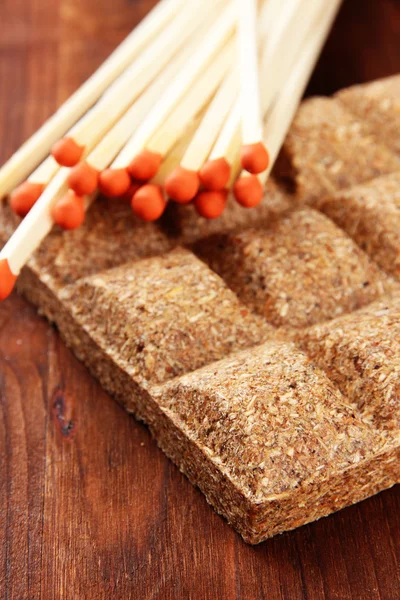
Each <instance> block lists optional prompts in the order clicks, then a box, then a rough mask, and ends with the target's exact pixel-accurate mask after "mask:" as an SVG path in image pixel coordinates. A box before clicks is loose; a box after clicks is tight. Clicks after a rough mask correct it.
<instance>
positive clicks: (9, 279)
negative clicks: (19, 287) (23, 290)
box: [0, 258, 17, 300]
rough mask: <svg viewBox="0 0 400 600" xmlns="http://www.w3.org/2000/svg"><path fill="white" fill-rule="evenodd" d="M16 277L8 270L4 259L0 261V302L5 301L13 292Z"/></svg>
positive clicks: (8, 266)
mask: <svg viewBox="0 0 400 600" xmlns="http://www.w3.org/2000/svg"><path fill="white" fill-rule="evenodd" d="M16 281H17V276H16V275H14V273H13V272H12V271H11V269H10V265H9V264H8V260H7V259H6V258H2V259H0V300H5V299H6V298H7V297H8V296H9V295H10V294H11V292H12V291H13V289H14V285H15V282H16Z"/></svg>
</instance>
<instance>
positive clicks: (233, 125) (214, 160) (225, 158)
mask: <svg viewBox="0 0 400 600" xmlns="http://www.w3.org/2000/svg"><path fill="white" fill-rule="evenodd" d="M240 119H241V105H240V102H239V101H236V102H235V104H234V106H233V107H232V109H231V111H230V114H229V116H228V118H227V120H226V121H225V124H224V126H223V128H222V130H221V132H220V135H219V136H218V138H217V141H216V142H215V145H214V147H213V149H212V151H211V153H210V155H209V157H208V160H207V161H206V162H205V163H204V165H203V166H202V167H201V169H200V171H199V177H200V181H201V183H202V184H203V185H204V187H205V188H206V189H208V190H210V191H213V192H216V191H221V190H223V189H224V188H225V187H226V186H227V184H228V181H229V177H230V175H231V168H232V157H233V156H234V155H235V146H236V145H238V146H240V144H241V141H242V135H241V129H240Z"/></svg>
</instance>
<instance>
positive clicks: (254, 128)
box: [235, 0, 269, 174]
mask: <svg viewBox="0 0 400 600" xmlns="http://www.w3.org/2000/svg"><path fill="white" fill-rule="evenodd" d="M235 4H236V12H237V23H238V47H239V67H240V102H241V119H242V140H243V147H242V155H241V160H242V166H243V168H244V169H246V170H247V171H249V172H250V173H253V174H254V173H255V174H257V173H261V172H262V171H264V170H265V169H266V168H267V166H268V162H269V156H268V152H267V150H266V148H265V145H264V143H263V118H262V110H261V97H260V83H259V64H258V36H257V0H246V2H243V0H235Z"/></svg>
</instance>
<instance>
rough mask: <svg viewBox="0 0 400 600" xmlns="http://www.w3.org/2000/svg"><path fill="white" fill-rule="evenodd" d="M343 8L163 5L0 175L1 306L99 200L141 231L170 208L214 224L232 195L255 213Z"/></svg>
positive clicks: (197, 2) (278, 3)
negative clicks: (5, 234) (14, 223)
mask: <svg viewBox="0 0 400 600" xmlns="http://www.w3.org/2000/svg"><path fill="white" fill-rule="evenodd" d="M340 3H341V0H331V1H330V2H329V6H327V2H326V0H306V1H305V2H304V0H259V1H257V0H246V2H244V1H243V0H190V2H187V1H185V0H161V1H160V2H159V3H158V4H157V6H156V7H155V8H154V9H153V11H152V12H151V13H150V14H149V15H148V16H147V17H146V18H145V19H144V20H143V21H142V23H141V24H140V25H139V26H138V27H137V28H136V29H135V30H134V31H133V32H132V33H131V34H130V35H129V36H128V38H126V40H125V41H124V42H123V43H122V44H121V45H120V46H119V47H118V48H117V50H116V51H115V52H114V53H113V54H112V55H111V56H110V57H109V59H108V60H107V61H106V62H105V63H104V64H103V65H102V66H101V67H100V68H99V69H98V71H96V73H95V74H94V75H93V76H92V77H91V78H90V79H89V80H88V81H87V82H86V83H85V84H84V85H83V86H82V87H81V88H80V89H79V90H78V91H77V92H76V93H75V94H74V95H73V96H72V97H71V98H70V99H69V100H67V102H66V103H65V104H64V105H63V106H62V107H61V108H60V109H59V110H58V111H57V112H56V113H55V115H54V116H53V117H51V118H50V119H49V120H48V121H47V122H46V123H45V124H44V125H43V126H42V128H41V129H39V130H38V131H37V132H36V133H35V134H34V135H33V136H32V137H31V138H30V139H29V140H28V141H27V142H26V143H25V144H24V145H23V146H22V147H21V148H20V149H19V150H18V151H17V152H16V153H15V154H14V155H13V156H12V157H11V159H10V160H9V161H8V162H7V163H6V164H5V165H4V166H3V167H2V168H1V169H0V197H3V196H5V195H8V194H9V195H10V206H11V208H12V209H13V210H14V211H15V212H16V213H17V214H18V215H19V216H20V217H22V218H23V220H22V221H21V223H20V225H19V227H18V228H17V230H16V231H15V233H14V234H13V236H12V237H11V238H10V240H9V241H8V242H7V244H6V245H5V247H4V248H3V250H2V251H1V252H0V299H4V298H6V297H7V296H8V295H9V294H10V293H11V291H12V289H13V287H14V284H15V281H16V278H17V276H18V274H19V272H20V270H21V269H22V267H23V266H24V265H25V264H26V262H27V261H28V260H29V258H30V256H31V255H32V254H33V252H34V251H35V250H36V249H37V248H38V246H39V245H40V243H41V242H42V241H43V239H44V238H45V237H46V236H47V235H48V233H49V232H50V231H51V229H52V227H53V226H54V225H57V226H60V227H62V228H64V229H74V228H77V227H79V226H80V225H81V224H82V223H83V221H84V218H85V213H86V210H87V209H88V207H89V206H90V204H91V203H92V202H93V201H94V200H95V198H96V195H97V194H98V193H99V192H100V193H102V194H105V195H107V196H109V197H112V198H114V197H115V198H116V197H124V198H126V199H127V200H128V201H129V202H130V203H131V206H132V210H133V212H134V214H135V215H136V216H138V217H140V218H142V219H144V220H146V221H154V220H157V219H159V218H160V217H161V216H162V214H163V213H164V211H165V209H166V206H167V203H168V202H169V201H172V202H177V203H181V204H188V203H194V205H195V207H196V210H197V211H198V213H199V214H200V215H201V216H203V217H205V218H208V219H214V218H217V217H219V216H220V215H221V214H222V212H223V211H224V209H225V206H226V203H227V201H228V197H229V196H230V192H232V196H233V198H234V199H235V200H236V201H237V202H239V203H240V204H241V205H242V206H244V207H247V208H251V207H254V206H257V205H258V204H259V203H260V202H261V201H262V198H263V189H264V186H265V183H266V181H267V179H268V177H269V174H270V172H271V169H272V167H273V164H274V162H275V160H276V158H277V156H278V153H279V150H280V148H281V146H282V144H283V141H284V138H285V136H286V133H287V130H288V129H289V127H290V124H291V122H292V120H293V117H294V115H295V112H296V109H297V107H298V105H299V103H300V101H301V98H302V96H303V93H304V90H305V87H306V85H307V83H308V81H309V78H310V76H311V73H312V71H313V68H314V66H315V63H316V61H317V59H318V56H319V54H320V52H321V48H322V46H323V44H324V42H325V40H326V37H327V35H328V33H329V30H330V27H331V25H332V22H333V20H334V18H335V16H336V13H337V11H338V8H339V6H340ZM40 161H43V162H41V163H40V164H39V165H38V162H40ZM32 169H34V170H33V171H32ZM26 177H27V179H26V180H25V181H24V179H25V178H26ZM21 182H22V183H21ZM16 186H17V187H16ZM232 201H234V200H233V199H232Z"/></svg>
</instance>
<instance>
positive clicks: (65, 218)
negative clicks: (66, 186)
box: [51, 190, 85, 229]
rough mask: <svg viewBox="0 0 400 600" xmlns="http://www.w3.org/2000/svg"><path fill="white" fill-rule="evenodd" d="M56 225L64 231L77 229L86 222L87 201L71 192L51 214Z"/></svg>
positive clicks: (57, 204)
mask: <svg viewBox="0 0 400 600" xmlns="http://www.w3.org/2000/svg"><path fill="white" fill-rule="evenodd" d="M51 215H52V217H53V220H54V223H55V224H56V225H59V226H60V227H62V228H63V229H77V228H78V227H80V226H81V225H82V223H83V221H84V220H85V201H84V199H83V198H82V196H77V195H76V194H75V192H73V191H72V190H69V191H68V192H67V193H66V194H65V196H63V198H61V199H60V200H59V201H58V202H57V203H56V205H55V206H54V208H53V210H52V213H51Z"/></svg>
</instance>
